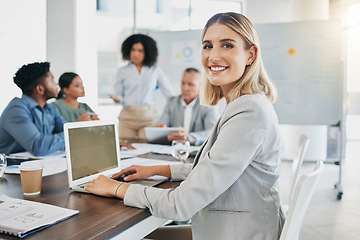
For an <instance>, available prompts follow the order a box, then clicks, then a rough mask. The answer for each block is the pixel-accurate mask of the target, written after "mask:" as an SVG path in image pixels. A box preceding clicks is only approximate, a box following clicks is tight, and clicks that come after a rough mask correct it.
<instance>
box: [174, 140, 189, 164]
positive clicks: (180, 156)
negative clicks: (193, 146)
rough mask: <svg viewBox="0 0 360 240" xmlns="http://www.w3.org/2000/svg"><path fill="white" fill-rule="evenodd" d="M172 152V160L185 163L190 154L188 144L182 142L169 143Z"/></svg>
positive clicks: (187, 142)
mask: <svg viewBox="0 0 360 240" xmlns="http://www.w3.org/2000/svg"><path fill="white" fill-rule="evenodd" d="M171 146H172V150H171V154H172V156H173V157H174V158H176V159H177V160H179V161H181V162H182V163H185V161H186V159H187V158H188V156H189V154H190V143H189V141H184V140H174V141H172V143H171Z"/></svg>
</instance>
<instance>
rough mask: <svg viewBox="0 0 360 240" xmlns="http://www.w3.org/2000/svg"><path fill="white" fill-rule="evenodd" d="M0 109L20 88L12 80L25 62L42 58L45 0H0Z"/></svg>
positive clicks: (44, 44)
mask: <svg viewBox="0 0 360 240" xmlns="http://www.w3.org/2000/svg"><path fill="white" fill-rule="evenodd" d="M0 6H1V7H0V84H1V88H0V113H1V112H2V111H3V110H4V108H5V107H6V106H7V104H8V103H9V101H10V100H11V99H12V98H13V97H14V96H17V97H21V90H20V89H19V88H18V87H17V86H16V85H15V83H14V82H13V76H14V75H15V73H16V71H17V70H18V69H19V68H20V67H21V66H22V65H23V64H26V63H30V62H36V61H37V62H42V61H46V0H31V1H28V0H11V1H8V0H0Z"/></svg>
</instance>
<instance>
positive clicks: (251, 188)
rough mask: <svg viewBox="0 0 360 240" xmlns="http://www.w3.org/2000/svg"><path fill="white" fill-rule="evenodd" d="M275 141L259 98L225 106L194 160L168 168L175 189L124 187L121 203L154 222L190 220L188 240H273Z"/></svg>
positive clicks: (279, 218) (278, 215)
mask: <svg viewBox="0 0 360 240" xmlns="http://www.w3.org/2000/svg"><path fill="white" fill-rule="evenodd" d="M279 164H280V135H279V129H278V119H277V116H276V114H275V111H274V109H273V106H272V105H271V103H270V102H269V101H268V99H267V98H266V97H265V96H264V95H263V94H253V95H245V96H241V97H239V98H237V99H235V100H234V101H232V102H230V103H229V104H228V105H227V107H226V108H225V110H224V113H223V115H222V116H221V117H220V119H219V120H218V122H217V123H216V124H215V126H214V128H213V129H212V131H211V133H210V135H209V137H208V139H207V140H206V141H205V142H204V144H203V145H202V147H201V149H200V151H199V153H198V154H197V155H196V157H195V161H194V164H193V168H191V165H188V164H179V165H171V166H170V168H171V176H172V180H178V179H185V180H184V181H183V182H182V183H181V184H180V186H179V187H177V188H176V189H157V188H151V187H145V186H140V185H135V184H133V185H130V187H129V188H128V190H127V192H126V195H125V199H124V203H125V204H126V205H129V206H135V207H139V208H148V209H149V210H150V212H151V213H152V214H153V215H154V216H156V217H160V218H167V219H172V220H178V221H183V220H186V219H189V218H192V232H193V238H194V239H195V240H198V239H245V240H248V239H259V240H275V239H278V238H279V236H280V233H281V230H282V226H283V221H284V217H283V215H282V212H281V209H280V199H279V192H278V189H279V188H278V177H279V176H278V169H279Z"/></svg>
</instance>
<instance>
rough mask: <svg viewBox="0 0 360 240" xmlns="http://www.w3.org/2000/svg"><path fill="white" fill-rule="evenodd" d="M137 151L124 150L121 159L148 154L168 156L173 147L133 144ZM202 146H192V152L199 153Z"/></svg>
mask: <svg viewBox="0 0 360 240" xmlns="http://www.w3.org/2000/svg"><path fill="white" fill-rule="evenodd" d="M132 145H133V147H134V148H136V149H135V150H130V149H127V150H123V151H121V152H120V156H121V159H124V158H129V157H135V156H138V155H141V154H146V153H156V154H166V155H171V151H172V146H169V145H161V144H149V143H134V144H132ZM199 148H200V146H191V147H190V152H193V151H198V150H199Z"/></svg>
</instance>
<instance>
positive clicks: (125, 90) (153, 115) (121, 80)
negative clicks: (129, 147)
mask: <svg viewBox="0 0 360 240" xmlns="http://www.w3.org/2000/svg"><path fill="white" fill-rule="evenodd" d="M121 53H122V57H123V59H124V60H125V61H129V64H128V65H126V66H124V67H121V68H119V69H118V71H117V74H116V83H115V87H114V89H115V90H114V94H109V97H110V98H112V99H113V100H114V101H115V102H117V103H120V104H122V106H123V107H122V111H121V112H120V115H119V137H120V138H140V139H145V133H144V128H145V127H148V126H153V125H154V123H155V121H156V119H157V118H158V114H157V111H156V109H155V107H154V105H155V100H156V99H155V91H156V90H157V89H158V88H159V89H160V90H161V91H162V93H163V94H164V95H165V97H167V98H168V97H171V96H174V91H173V89H172V86H171V84H170V82H169V80H168V79H167V77H166V76H165V74H164V72H163V71H162V70H161V69H160V68H159V67H158V66H157V65H156V61H157V56H158V50H157V46H156V42H155V40H154V39H152V38H151V37H149V36H146V35H143V34H133V35H131V36H129V37H128V38H127V39H125V41H124V42H123V44H122V46H121Z"/></svg>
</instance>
